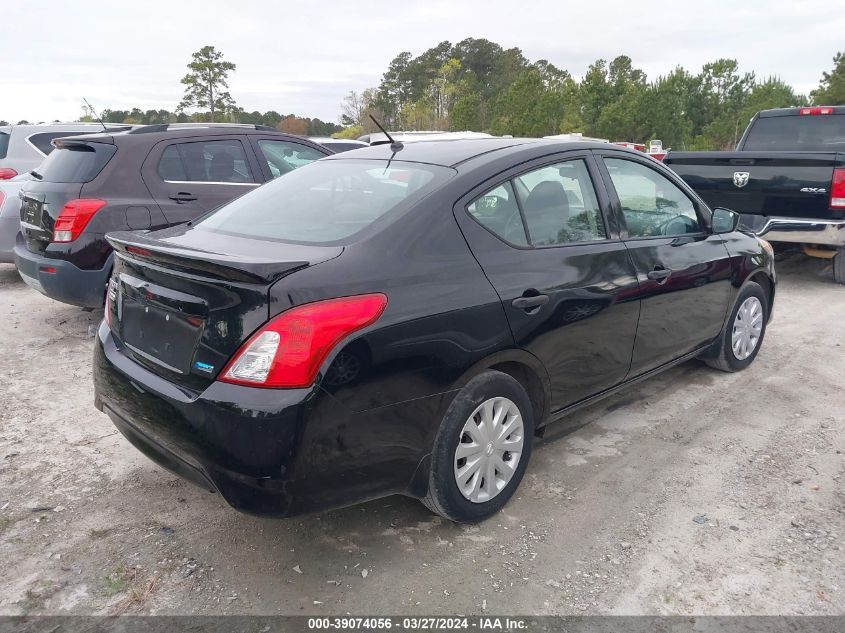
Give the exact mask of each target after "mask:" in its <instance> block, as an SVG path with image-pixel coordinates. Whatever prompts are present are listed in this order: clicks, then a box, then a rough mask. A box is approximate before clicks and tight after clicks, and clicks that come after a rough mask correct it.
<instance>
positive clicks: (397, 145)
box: [370, 114, 405, 154]
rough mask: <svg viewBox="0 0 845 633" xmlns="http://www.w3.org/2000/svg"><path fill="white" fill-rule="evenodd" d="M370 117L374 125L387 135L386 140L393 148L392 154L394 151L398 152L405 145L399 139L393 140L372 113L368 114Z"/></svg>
mask: <svg viewBox="0 0 845 633" xmlns="http://www.w3.org/2000/svg"><path fill="white" fill-rule="evenodd" d="M370 118H371V119H372V120H373V123H375V124H376V127H378V129H380V130H381V131H382V133H383V134H384V135H385V136H386V137H387V140H388V141H390V149H392V150H393V153H394V154H395V153H396V152H398V151H399V150H400V149H402V148H403V147H405V146H404V145H402V142H401V141H396V140H394V139H393V137H392V136H390V134H389V133H388V131H387V130H385V129H384V126H383V125H382V124H381V123H379V122H378V120H377V119H376V118H375V117H374V116H373V115H372V114H371V115H370Z"/></svg>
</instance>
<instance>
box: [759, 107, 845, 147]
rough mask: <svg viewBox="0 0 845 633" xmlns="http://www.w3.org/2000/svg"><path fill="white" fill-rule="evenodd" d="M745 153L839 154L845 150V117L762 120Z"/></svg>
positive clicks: (829, 116)
mask: <svg viewBox="0 0 845 633" xmlns="http://www.w3.org/2000/svg"><path fill="white" fill-rule="evenodd" d="M742 149H743V150H746V151H765V150H772V151H787V152H788V151H795V152H801V151H804V152H809V151H816V152H823V151H837V152H839V151H842V150H843V149H845V115H841V114H820V115H800V114H799V115H789V116H773V117H759V118H758V119H757V120H756V121H755V122H754V125H752V126H751V129H750V130H749V131H748V137H747V138H746V139H745V144H744V145H743V146H742Z"/></svg>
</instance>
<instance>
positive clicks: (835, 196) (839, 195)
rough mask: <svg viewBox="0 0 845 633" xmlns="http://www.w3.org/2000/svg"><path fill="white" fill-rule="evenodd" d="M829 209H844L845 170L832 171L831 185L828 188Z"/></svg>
mask: <svg viewBox="0 0 845 633" xmlns="http://www.w3.org/2000/svg"><path fill="white" fill-rule="evenodd" d="M830 208H831V209H845V169H842V168H838V169H834V170H833V184H832V185H831V186H830Z"/></svg>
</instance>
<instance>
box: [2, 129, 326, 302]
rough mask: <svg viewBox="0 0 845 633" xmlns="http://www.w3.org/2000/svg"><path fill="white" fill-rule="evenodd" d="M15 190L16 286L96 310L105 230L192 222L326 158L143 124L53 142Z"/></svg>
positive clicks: (295, 147)
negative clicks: (18, 202) (17, 197)
mask: <svg viewBox="0 0 845 633" xmlns="http://www.w3.org/2000/svg"><path fill="white" fill-rule="evenodd" d="M53 144H54V145H55V147H56V149H55V151H53V152H51V153H50V155H49V156H48V157H47V159H46V160H45V161H44V162H43V163H42V164H41V166H40V167H38V168H37V169H36V170H34V171H33V172H31V173H32V176H33V178H32V180H29V181H27V182H26V183H25V184H24V186H23V188H22V189H21V194H20V195H21V198H22V203H21V208H20V216H21V232H20V233H19V234H18V237H17V241H16V244H15V248H14V255H15V265H16V266H17V268H18V272H19V273H20V275H21V277H22V278H23V280H24V281H25V282H26V283H27V284H29V285H30V286H32V287H33V288H35V289H36V290H38V291H39V292H42V293H44V294H46V295H47V296H48V297H52V298H53V299H56V300H58V301H63V302H65V303H70V304H72V305H78V306H83V307H93V308H98V307H100V306H102V305H103V300H104V297H105V294H106V293H105V289H106V282H107V281H108V279H109V276H110V275H111V270H112V259H113V256H112V249H111V247H110V246H109V244H108V243H107V242H106V240H105V234H106V233H108V232H109V231H120V230H123V231H125V230H129V229H133V230H149V229H160V228H164V227H167V226H171V225H174V224H180V223H182V222H187V221H188V220H192V219H194V218H196V217H197V216H199V215H202V214H203V213H205V212H206V211H209V210H210V209H213V208H215V207H217V206H220V205H221V204H223V203H224V202H229V201H230V200H232V199H234V198H236V197H238V196H240V195H242V194H243V193H245V192H247V191H250V190H252V189H254V188H256V187H258V186H259V185H260V184H261V183H263V182H266V181H268V180H272V179H273V178H275V177H276V176H279V175H281V174H284V173H287V172H289V171H292V170H293V169H295V168H297V167H300V166H301V165H304V164H306V163H308V162H311V161H313V160H316V159H318V158H322V157H323V156H325V155H326V154H331V153H332V152H331V150H328V149H326V148H324V147H322V146H321V145H319V144H317V143H314V142H312V141H309V140H308V139H305V138H301V137H297V136H291V135H290V134H283V133H282V132H279V131H278V130H275V129H273V128H268V127H264V126H260V125H259V126H255V125H233V124H214V123H211V124H210V123H204V124H190V123H189V124H174V125H145V126H141V127H137V128H135V129H133V130H131V131H128V132H118V133H114V132H104V133H101V134H96V135H87V136H79V137H74V138H64V139H59V140H56V141H53Z"/></svg>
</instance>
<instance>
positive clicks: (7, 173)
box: [0, 167, 18, 180]
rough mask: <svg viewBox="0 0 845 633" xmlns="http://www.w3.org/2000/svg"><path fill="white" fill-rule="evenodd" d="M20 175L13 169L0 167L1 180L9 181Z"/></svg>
mask: <svg viewBox="0 0 845 633" xmlns="http://www.w3.org/2000/svg"><path fill="white" fill-rule="evenodd" d="M17 175H18V172H16V171H15V170H14V169H12V168H11V167H0V180H9V178H14V177H15V176H17Z"/></svg>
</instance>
